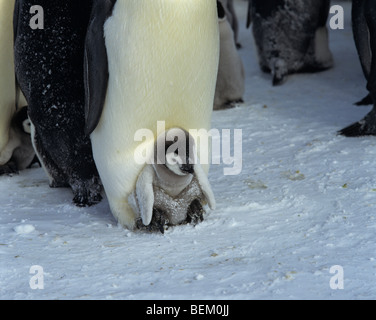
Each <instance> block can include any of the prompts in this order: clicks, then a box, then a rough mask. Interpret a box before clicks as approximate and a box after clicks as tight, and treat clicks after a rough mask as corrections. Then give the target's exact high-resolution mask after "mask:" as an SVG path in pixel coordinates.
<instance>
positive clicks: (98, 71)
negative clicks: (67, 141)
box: [84, 0, 116, 135]
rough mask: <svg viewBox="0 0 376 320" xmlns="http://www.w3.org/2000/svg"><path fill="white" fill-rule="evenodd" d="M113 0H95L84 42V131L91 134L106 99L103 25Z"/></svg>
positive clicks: (106, 75) (106, 81)
mask: <svg viewBox="0 0 376 320" xmlns="http://www.w3.org/2000/svg"><path fill="white" fill-rule="evenodd" d="M115 3H116V0H95V1H94V3H93V9H92V12H91V18H90V22H89V27H88V31H87V35H86V43H85V62H84V79H85V120H86V125H85V133H86V134H87V135H90V134H91V133H92V132H93V131H94V130H95V128H96V127H97V125H98V122H99V120H100V117H101V115H102V110H103V105H104V102H105V99H106V93H107V84H108V77H109V74H108V58H107V50H106V45H105V39H104V24H105V22H106V20H107V19H108V18H109V17H110V16H111V14H112V10H113V8H114V5H115Z"/></svg>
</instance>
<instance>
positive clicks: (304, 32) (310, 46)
mask: <svg viewBox="0 0 376 320" xmlns="http://www.w3.org/2000/svg"><path fill="white" fill-rule="evenodd" d="M329 7H330V0H249V9H248V11H249V14H248V16H249V17H251V18H250V19H249V20H248V21H249V22H251V21H252V23H253V35H254V39H255V43H256V47H257V53H258V56H259V64H260V67H261V69H262V70H263V71H264V72H270V73H271V74H272V76H273V85H278V84H282V83H283V82H284V80H285V78H286V76H287V75H288V74H292V73H298V72H317V71H322V70H326V69H328V68H330V67H332V66H333V58H332V54H331V52H330V49H329V45H328V30H327V28H326V22H327V19H328V15H329Z"/></svg>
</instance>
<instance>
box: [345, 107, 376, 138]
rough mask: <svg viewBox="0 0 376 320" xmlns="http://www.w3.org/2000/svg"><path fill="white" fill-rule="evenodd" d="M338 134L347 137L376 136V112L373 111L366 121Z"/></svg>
mask: <svg viewBox="0 0 376 320" xmlns="http://www.w3.org/2000/svg"><path fill="white" fill-rule="evenodd" d="M338 134H340V135H343V136H346V137H361V136H376V110H375V109H372V111H371V112H370V113H368V114H367V115H366V116H365V118H364V119H362V120H360V121H358V122H355V123H354V124H352V125H350V126H348V127H346V128H344V129H342V130H340V131H339V132H338Z"/></svg>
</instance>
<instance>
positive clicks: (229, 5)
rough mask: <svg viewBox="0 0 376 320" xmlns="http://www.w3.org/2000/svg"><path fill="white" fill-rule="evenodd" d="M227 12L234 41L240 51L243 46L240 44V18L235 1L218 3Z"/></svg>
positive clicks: (226, 0) (228, 0)
mask: <svg viewBox="0 0 376 320" xmlns="http://www.w3.org/2000/svg"><path fill="white" fill-rule="evenodd" d="M218 2H219V3H220V4H221V5H222V7H223V8H224V10H225V14H226V17H227V20H228V22H229V23H230V26H231V28H232V30H233V32H234V40H235V44H236V48H237V49H240V48H241V47H242V46H241V44H240V43H239V39H238V38H239V20H238V16H237V14H236V11H235V7H234V1H233V0H219V1H218Z"/></svg>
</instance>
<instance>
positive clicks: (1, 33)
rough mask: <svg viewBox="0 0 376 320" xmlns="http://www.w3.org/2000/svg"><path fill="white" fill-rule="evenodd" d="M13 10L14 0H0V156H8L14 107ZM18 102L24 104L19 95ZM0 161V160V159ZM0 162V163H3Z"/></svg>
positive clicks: (22, 98)
mask: <svg viewBox="0 0 376 320" xmlns="http://www.w3.org/2000/svg"><path fill="white" fill-rule="evenodd" d="M13 10H14V0H0V158H2V157H3V158H8V155H5V153H7V154H8V153H9V150H10V149H11V146H9V130H10V126H11V121H12V117H13V116H14V114H15V112H16V110H17V107H16V86H15V84H16V81H15V74H14V51H13ZM20 98H21V100H20V102H19V104H20V105H21V106H24V105H25V104H26V102H25V99H24V97H23V96H22V97H20ZM0 161H1V160H0ZM4 161H5V160H3V161H1V162H3V163H0V164H1V165H4Z"/></svg>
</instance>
